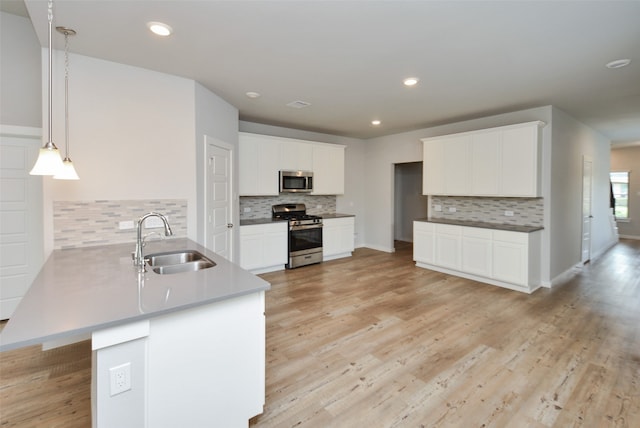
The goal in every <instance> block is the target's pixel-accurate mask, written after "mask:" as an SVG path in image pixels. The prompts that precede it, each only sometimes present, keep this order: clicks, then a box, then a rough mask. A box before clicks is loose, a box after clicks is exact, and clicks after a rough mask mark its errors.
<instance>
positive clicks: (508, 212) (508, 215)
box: [504, 211, 513, 217]
mask: <svg viewBox="0 0 640 428" xmlns="http://www.w3.org/2000/svg"><path fill="white" fill-rule="evenodd" d="M504 215H506V216H507V217H513V211H505V212H504Z"/></svg>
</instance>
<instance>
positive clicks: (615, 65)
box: [607, 59, 631, 68]
mask: <svg viewBox="0 0 640 428" xmlns="http://www.w3.org/2000/svg"><path fill="white" fill-rule="evenodd" d="M629 64H631V60H630V59H617V60H615V61H611V62H608V63H607V68H622V67H626V66H627V65H629Z"/></svg>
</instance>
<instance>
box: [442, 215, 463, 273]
mask: <svg viewBox="0 0 640 428" xmlns="http://www.w3.org/2000/svg"><path fill="white" fill-rule="evenodd" d="M461 244H462V228H461V227H460V226H452V225H448V224H436V264H437V265H439V266H442V267H445V268H449V269H456V270H459V269H460V268H461V262H460V256H461Z"/></svg>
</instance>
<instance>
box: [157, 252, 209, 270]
mask: <svg viewBox="0 0 640 428" xmlns="http://www.w3.org/2000/svg"><path fill="white" fill-rule="evenodd" d="M145 260H146V263H147V265H149V267H151V270H153V271H154V272H155V273H157V274H159V275H167V274H174V273H182V272H196V271H199V270H202V269H209V268H211V267H214V266H215V265H216V264H215V262H214V261H213V260H211V259H208V258H207V257H205V256H204V255H203V254H201V253H200V252H198V251H194V250H179V251H169V252H165V253H155V254H149V255H147V256H146V257H145Z"/></svg>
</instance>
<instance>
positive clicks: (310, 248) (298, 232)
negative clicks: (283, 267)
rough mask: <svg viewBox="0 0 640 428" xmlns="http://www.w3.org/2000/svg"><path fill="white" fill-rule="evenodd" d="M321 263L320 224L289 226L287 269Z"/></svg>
mask: <svg viewBox="0 0 640 428" xmlns="http://www.w3.org/2000/svg"><path fill="white" fill-rule="evenodd" d="M321 261H322V224H313V225H305V226H291V227H290V229H289V264H288V265H287V267H288V268H290V269H291V268H295V267H300V266H305V265H308V264H312V263H320V262H321Z"/></svg>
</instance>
